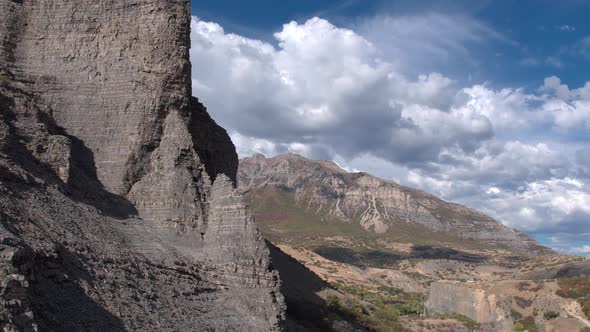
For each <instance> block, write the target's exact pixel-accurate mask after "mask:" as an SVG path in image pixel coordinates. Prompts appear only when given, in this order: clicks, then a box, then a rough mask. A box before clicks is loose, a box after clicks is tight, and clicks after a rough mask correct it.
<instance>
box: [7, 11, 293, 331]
mask: <svg viewBox="0 0 590 332" xmlns="http://www.w3.org/2000/svg"><path fill="white" fill-rule="evenodd" d="M189 29H190V9H189V1H188V0H168V1H163V0H134V1H113V0H99V1H94V0H93V1H90V0H81V1H66V0H58V1H49V0H22V1H13V0H0V110H1V113H0V120H1V121H0V138H1V140H0V235H1V238H0V252H1V253H2V255H0V268H1V271H0V272H1V273H0V294H3V297H2V299H3V300H2V301H0V321H1V323H0V327H2V328H6V329H15V330H26V329H34V328H37V327H38V328H39V329H41V330H56V329H65V330H88V329H91V330H158V331H162V330H164V331H171V330H199V329H200V330H232V331H234V330H243V331H267V330H277V329H279V328H280V324H281V320H282V319H283V316H284V304H283V299H282V296H281V294H280V293H279V280H278V275H277V273H276V272H275V271H273V270H272V269H271V264H270V258H269V252H268V249H267V248H266V246H265V244H264V241H263V240H262V238H261V237H260V235H259V233H258V231H257V229H256V227H255V226H254V224H253V222H252V217H251V216H250V215H249V212H248V211H247V208H246V206H245V205H244V204H243V202H242V199H241V197H240V196H239V194H238V193H237V192H236V191H235V189H234V186H235V178H236V170H237V155H236V153H235V148H234V146H233V144H232V143H231V140H230V138H229V136H228V135H227V133H226V132H225V130H223V128H220V127H219V126H217V124H216V123H215V122H214V121H213V120H212V119H211V118H210V117H209V115H208V114H207V113H206V110H205V108H204V106H202V105H201V104H200V103H198V101H197V100H196V98H193V97H191V95H190V92H191V87H190V82H191V81H190V72H191V71H190V64H189V61H188V48H189V45H190V41H189V36H190V31H189Z"/></svg>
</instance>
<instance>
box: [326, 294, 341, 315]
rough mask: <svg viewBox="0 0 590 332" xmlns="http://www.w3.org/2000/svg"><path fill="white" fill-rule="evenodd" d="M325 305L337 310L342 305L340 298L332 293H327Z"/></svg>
mask: <svg viewBox="0 0 590 332" xmlns="http://www.w3.org/2000/svg"><path fill="white" fill-rule="evenodd" d="M326 305H328V308H330V309H331V310H334V311H339V310H340V309H341V307H342V304H341V303H340V298H339V297H338V296H336V295H334V294H328V296H327V297H326Z"/></svg>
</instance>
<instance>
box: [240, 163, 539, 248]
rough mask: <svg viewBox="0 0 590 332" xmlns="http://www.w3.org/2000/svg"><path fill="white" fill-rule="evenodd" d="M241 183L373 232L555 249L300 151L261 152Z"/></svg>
mask: <svg viewBox="0 0 590 332" xmlns="http://www.w3.org/2000/svg"><path fill="white" fill-rule="evenodd" d="M238 183H239V186H240V188H241V189H242V190H244V191H248V190H250V189H255V191H254V192H260V191H261V190H262V191H264V190H267V189H279V190H282V191H283V192H288V193H289V194H290V195H292V197H293V199H294V201H295V202H296V204H297V205H298V206H299V207H303V208H307V209H308V210H309V211H314V212H313V213H315V214H318V215H322V216H327V217H329V218H331V219H334V220H339V221H341V222H348V223H349V222H355V223H359V224H360V225H361V226H362V227H363V228H364V229H365V230H366V231H367V232H374V233H378V234H379V233H385V232H395V230H396V225H400V223H410V224H416V225H419V226H421V227H425V228H426V229H428V230H430V231H433V232H439V233H445V234H449V235H451V236H454V237H456V238H458V239H469V240H476V241H480V242H481V243H482V245H492V246H500V247H504V248H510V249H515V250H519V251H521V252H523V253H526V252H529V253H532V252H550V250H549V249H547V248H544V247H542V246H540V245H539V244H537V243H536V242H535V241H534V240H532V239H530V238H528V237H527V236H525V235H524V234H522V233H520V232H518V231H516V230H513V229H511V228H508V227H506V226H503V225H502V224H500V223H498V222H496V221H495V220H494V219H492V218H490V217H489V216H487V215H485V214H483V213H481V212H479V211H476V210H474V209H470V208H467V207H464V206H461V205H459V204H454V203H449V202H445V201H443V200H441V199H439V198H437V197H434V196H432V195H430V194H428V193H426V192H422V191H419V190H416V189H412V188H407V187H403V186H400V185H399V184H397V183H394V182H392V181H386V180H382V179H379V178H377V177H374V176H371V175H369V174H366V173H349V172H347V171H345V170H343V169H341V168H340V167H338V166H337V165H336V164H334V163H333V162H330V161H314V160H308V159H305V158H303V157H301V156H299V155H295V154H287V155H280V156H277V157H274V158H268V159H267V158H265V157H264V156H262V155H255V156H252V157H249V158H244V159H242V160H241V161H240V168H239V172H238ZM252 199H253V200H255V199H256V197H253V198H252ZM409 240H410V241H411V239H409Z"/></svg>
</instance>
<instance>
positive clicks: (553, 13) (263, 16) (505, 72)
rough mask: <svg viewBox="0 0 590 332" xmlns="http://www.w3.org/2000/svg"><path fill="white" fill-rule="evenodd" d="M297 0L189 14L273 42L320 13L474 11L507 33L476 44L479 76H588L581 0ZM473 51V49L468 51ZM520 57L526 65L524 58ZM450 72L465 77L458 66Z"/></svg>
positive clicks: (224, 0) (228, 2)
mask: <svg viewBox="0 0 590 332" xmlns="http://www.w3.org/2000/svg"><path fill="white" fill-rule="evenodd" d="M417 2H418V1H380V0H344V1H342V0H341V1H338V0H325V1H317V0H301V1H290V0H289V1H282V2H281V5H280V6H277V3H276V1H271V0H257V1H248V2H241V1H232V0H216V1H207V0H205V1H198V2H196V1H195V2H193V4H192V6H193V14H194V15H196V16H199V17H200V18H202V19H203V20H207V21H213V22H217V23H220V24H221V25H223V27H224V29H225V30H226V31H227V32H232V33H237V34H240V35H243V36H245V37H250V38H256V39H263V40H266V41H268V42H271V43H272V42H274V38H273V37H272V34H273V33H274V32H276V31H279V30H280V29H281V27H282V25H283V24H285V23H287V22H290V21H292V20H295V21H299V22H302V21H305V20H307V19H309V18H311V17H314V16H319V17H322V18H325V19H327V20H329V21H330V22H332V23H334V24H336V25H338V26H342V27H350V26H354V24H355V22H357V21H358V20H362V19H364V18H367V17H373V16H376V15H384V14H385V15H414V14H416V13H424V12H441V13H452V14H459V15H466V16H472V17H475V18H477V19H478V20H481V21H482V22H485V23H486V24H488V25H489V26H490V27H493V28H494V29H495V30H496V31H497V32H498V33H500V34H502V36H503V37H504V38H505V40H498V41H496V42H494V43H492V44H491V45H487V46H488V47H485V48H484V49H483V50H477V52H478V53H477V55H478V57H479V58H480V62H481V66H482V67H485V68H479V72H478V73H477V74H476V73H474V74H476V75H477V76H476V77H477V78H475V77H474V78H473V79H483V80H490V81H493V83H494V84H513V85H519V86H531V87H534V86H536V84H537V82H539V81H542V80H543V78H545V77H548V76H552V75H556V76H559V77H560V78H561V79H562V81H563V82H565V83H566V84H570V85H573V86H578V85H581V84H583V83H584V82H586V80H587V78H588V77H587V75H585V72H588V69H590V68H589V66H590V63H589V62H588V59H589V58H590V54H586V56H585V57H584V56H580V54H579V53H578V52H580V50H576V45H577V44H578V43H580V42H581V41H582V40H583V39H584V38H585V37H588V34H589V32H590V20H588V12H589V11H590V3H588V2H587V1H584V0H567V1H553V0H520V1H518V0H512V1H511V0H499V1H489V0H475V1H469V0H465V1H444V0H443V1H419V2H418V3H417ZM474 51H475V50H474ZM523 64H524V65H523ZM453 74H454V76H457V77H456V78H458V79H465V78H466V76H467V74H468V73H466V72H464V71H459V70H455V71H454V73H453Z"/></svg>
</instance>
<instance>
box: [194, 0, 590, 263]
mask: <svg viewBox="0 0 590 332" xmlns="http://www.w3.org/2000/svg"><path fill="white" fill-rule="evenodd" d="M416 3H418V4H416ZM588 12H590V3H589V2H587V1H579V0H571V1H545V0H537V1H522V0H520V1H516V0H514V1H508V0H505V1H420V2H417V1H405V0H404V1H376V0H375V1H369V0H362V1H361V0H348V1H335V0H327V1H312V0H300V1H282V2H281V3H280V6H279V5H277V2H276V1H269V0H268V1H267V0H264V1H249V2H243V1H225V0H217V1H199V2H193V16H194V17H193V23H192V30H193V31H192V34H191V37H192V51H191V60H192V63H193V92H194V94H195V95H196V96H197V97H199V98H200V99H201V100H203V101H204V103H205V104H206V105H207V106H208V109H209V111H210V113H211V114H212V115H213V117H214V118H215V119H216V120H217V121H218V122H219V123H220V124H221V125H222V126H224V127H225V128H226V129H227V130H228V132H229V133H230V135H231V136H232V139H233V140H234V143H235V144H236V147H237V149H238V153H239V154H240V156H246V155H249V154H252V153H256V152H260V153H264V154H266V155H273V154H278V153H283V152H287V151H290V152H297V153H301V154H303V155H306V156H308V157H311V158H318V159H332V160H335V161H337V162H338V163H339V164H340V165H343V166H344V167H347V168H348V169H350V170H351V171H354V170H363V171H367V172H369V173H372V174H375V175H378V176H380V177H383V178H388V179H394V180H396V181H398V182H400V183H402V184H405V185H409V186H413V187H418V188H421V189H424V190H427V191H430V192H432V193H434V194H436V195H439V196H441V197H443V198H445V199H448V200H452V201H457V202H460V203H463V204H466V205H469V206H472V207H475V208H478V209H481V210H483V211H484V212H486V213H488V214H490V215H492V216H493V217H494V218H496V219H497V220H499V221H500V222H502V223H504V224H506V225H508V226H511V227H514V228H517V229H519V230H521V231H524V232H526V233H527V234H530V235H531V236H533V237H535V238H537V239H538V240H539V241H541V242H543V243H545V244H547V245H549V246H551V247H553V248H556V249H558V250H561V251H564V252H569V253H574V254H586V255H589V254H590V82H589V81H590V77H589V75H588V73H590V20H588V19H587V18H586V16H587V13H588Z"/></svg>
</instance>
